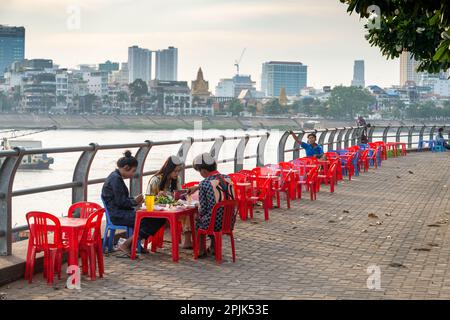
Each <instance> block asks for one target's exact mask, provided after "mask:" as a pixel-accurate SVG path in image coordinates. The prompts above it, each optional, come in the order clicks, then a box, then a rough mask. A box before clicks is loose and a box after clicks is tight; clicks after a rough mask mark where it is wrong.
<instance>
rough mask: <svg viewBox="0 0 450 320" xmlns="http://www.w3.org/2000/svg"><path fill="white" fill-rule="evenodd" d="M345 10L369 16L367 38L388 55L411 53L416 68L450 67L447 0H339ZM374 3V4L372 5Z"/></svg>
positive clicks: (449, 30) (436, 68)
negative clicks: (403, 52) (417, 64)
mask: <svg viewBox="0 0 450 320" xmlns="http://www.w3.org/2000/svg"><path fill="white" fill-rule="evenodd" d="M340 1H341V2H342V3H344V4H346V5H347V12H349V13H350V14H351V13H353V12H356V13H357V14H358V15H359V16H360V17H361V18H368V23H367V24H366V25H365V28H366V29H367V30H368V34H367V35H366V39H367V40H368V41H369V43H370V44H371V45H372V46H377V47H379V48H380V49H381V53H382V54H383V55H384V56H386V57H387V58H390V59H394V58H397V57H399V55H400V54H401V53H402V51H404V50H406V51H409V52H411V54H412V55H413V57H414V58H415V59H416V60H417V61H419V62H420V64H419V67H418V70H419V71H428V72H430V73H438V72H439V71H441V70H447V69H448V68H450V2H448V1H447V0H436V1H435V0H340ZM375 6H376V7H375Z"/></svg>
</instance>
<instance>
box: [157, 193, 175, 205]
mask: <svg viewBox="0 0 450 320" xmlns="http://www.w3.org/2000/svg"><path fill="white" fill-rule="evenodd" d="M176 203H177V201H175V200H174V199H173V198H172V197H169V196H164V195H161V196H157V197H156V200H155V204H159V205H163V204H168V205H170V204H172V205H173V204H176Z"/></svg>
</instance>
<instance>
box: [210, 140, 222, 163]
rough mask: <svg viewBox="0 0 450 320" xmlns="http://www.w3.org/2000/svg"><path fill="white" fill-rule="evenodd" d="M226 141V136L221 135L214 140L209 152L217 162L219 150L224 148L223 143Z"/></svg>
mask: <svg viewBox="0 0 450 320" xmlns="http://www.w3.org/2000/svg"><path fill="white" fill-rule="evenodd" d="M224 141H225V136H219V137H217V138H216V140H215V141H214V144H213V146H212V147H211V150H210V151H209V153H210V154H211V157H213V158H214V159H215V160H216V162H217V161H219V152H220V149H221V148H222V145H223V143H224Z"/></svg>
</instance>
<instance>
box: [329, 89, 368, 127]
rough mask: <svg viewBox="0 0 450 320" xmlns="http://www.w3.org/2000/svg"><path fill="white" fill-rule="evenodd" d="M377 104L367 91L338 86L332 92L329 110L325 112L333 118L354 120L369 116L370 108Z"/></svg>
mask: <svg viewBox="0 0 450 320" xmlns="http://www.w3.org/2000/svg"><path fill="white" fill-rule="evenodd" d="M375 102H376V99H375V97H373V96H372V95H371V94H370V93H369V91H367V90H366V89H362V88H359V87H344V86H336V87H334V88H333V90H331V95H330V99H329V100H328V104H329V105H328V109H327V110H324V109H323V111H325V112H326V113H327V114H328V115H329V116H331V117H333V118H343V119H354V118H355V117H356V116H357V115H363V116H364V115H368V114H369V113H370V111H369V108H368V107H369V106H371V105H373V104H374V103H375Z"/></svg>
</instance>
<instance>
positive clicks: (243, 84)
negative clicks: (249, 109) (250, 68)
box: [233, 74, 256, 98]
mask: <svg viewBox="0 0 450 320" xmlns="http://www.w3.org/2000/svg"><path fill="white" fill-rule="evenodd" d="M233 84H234V97H235V98H237V97H238V96H239V95H240V94H241V91H242V90H248V91H249V92H252V93H253V92H255V91H256V88H255V81H253V80H252V76H250V75H242V74H237V75H235V76H234V77H233Z"/></svg>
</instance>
